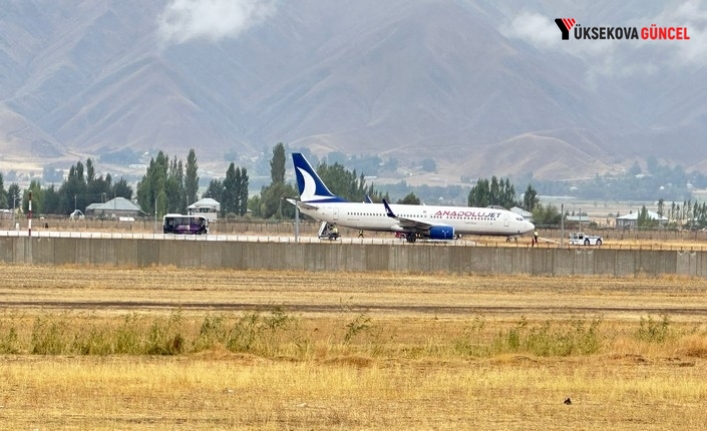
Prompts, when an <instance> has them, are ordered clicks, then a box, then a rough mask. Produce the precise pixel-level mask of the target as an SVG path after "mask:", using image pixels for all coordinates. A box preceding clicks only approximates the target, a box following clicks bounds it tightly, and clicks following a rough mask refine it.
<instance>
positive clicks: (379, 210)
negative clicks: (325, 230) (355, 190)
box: [287, 153, 535, 243]
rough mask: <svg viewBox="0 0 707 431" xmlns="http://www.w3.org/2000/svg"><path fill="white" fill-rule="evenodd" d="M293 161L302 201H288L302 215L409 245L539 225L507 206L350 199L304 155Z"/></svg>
mask: <svg viewBox="0 0 707 431" xmlns="http://www.w3.org/2000/svg"><path fill="white" fill-rule="evenodd" d="M292 161H293V163H294V166H295V176H296V177H297V187H298V188H299V193H300V200H299V201H298V200H294V199H287V200H288V201H289V202H290V203H292V204H294V205H296V206H297V207H298V208H299V210H300V211H302V213H304V214H306V215H308V216H310V217H312V218H314V219H317V220H320V221H322V222H326V223H328V224H330V225H338V226H344V227H349V228H352V229H358V230H359V231H364V230H368V231H387V232H396V233H398V234H399V235H402V236H404V237H405V239H406V240H407V241H408V242H410V243H414V242H415V241H416V240H417V239H418V238H422V239H430V240H453V239H457V238H459V237H460V236H461V235H467V234H468V235H495V236H506V237H513V236H519V235H523V234H526V233H528V232H531V231H533V230H534V229H535V226H534V225H533V223H531V222H529V221H527V220H525V219H524V218H523V217H522V216H520V215H518V214H516V213H513V212H511V211H508V210H505V209H496V208H474V207H454V206H434V205H402V204H389V203H388V202H386V201H385V200H383V205H380V204H374V203H368V202H363V203H357V202H348V201H346V200H345V199H343V198H341V197H339V196H336V195H334V194H333V193H332V192H331V191H329V189H328V188H327V186H326V185H325V184H324V182H323V181H322V180H321V178H319V175H317V173H316V171H315V170H314V169H313V168H312V165H310V164H309V162H308V161H307V159H306V158H305V157H304V155H302V154H301V153H292ZM367 201H370V198H368V199H367Z"/></svg>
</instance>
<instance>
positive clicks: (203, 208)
mask: <svg viewBox="0 0 707 431" xmlns="http://www.w3.org/2000/svg"><path fill="white" fill-rule="evenodd" d="M187 211H188V213H189V215H200V216H204V217H206V219H207V220H208V221H209V222H214V221H216V220H217V219H218V213H219V212H220V211H221V204H220V203H219V202H218V201H217V200H216V199H211V198H203V199H199V200H198V201H196V202H194V203H193V204H191V205H189V206H188V207H187Z"/></svg>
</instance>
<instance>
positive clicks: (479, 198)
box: [467, 178, 491, 208]
mask: <svg viewBox="0 0 707 431" xmlns="http://www.w3.org/2000/svg"><path fill="white" fill-rule="evenodd" d="M467 203H468V205H469V206H470V207H482V208H483V207H487V206H489V205H490V204H491V190H490V187H489V180H487V179H481V178H479V179H478V180H477V181H476V185H475V186H473V187H472V188H471V190H470V191H469V198H468V199H467Z"/></svg>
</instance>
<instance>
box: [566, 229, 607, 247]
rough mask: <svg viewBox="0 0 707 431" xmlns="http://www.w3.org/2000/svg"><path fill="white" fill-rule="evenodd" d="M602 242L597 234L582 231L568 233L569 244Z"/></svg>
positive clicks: (595, 243)
mask: <svg viewBox="0 0 707 431" xmlns="http://www.w3.org/2000/svg"><path fill="white" fill-rule="evenodd" d="M602 242H603V240H602V238H601V237H600V236H599V235H586V234H585V233H584V232H573V233H571V234H570V245H597V246H598V245H601V244H602Z"/></svg>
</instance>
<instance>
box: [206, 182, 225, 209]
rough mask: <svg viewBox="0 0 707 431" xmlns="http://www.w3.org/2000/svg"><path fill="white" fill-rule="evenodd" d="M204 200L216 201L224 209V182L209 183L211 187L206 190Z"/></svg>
mask: <svg viewBox="0 0 707 431" xmlns="http://www.w3.org/2000/svg"><path fill="white" fill-rule="evenodd" d="M201 197H202V198H211V199H216V200H217V201H218V202H219V203H220V204H221V207H223V182H222V181H220V180H217V179H215V178H214V179H212V180H211V182H209V187H208V188H207V189H206V191H205V192H204V194H203V195H202V196H201Z"/></svg>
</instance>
